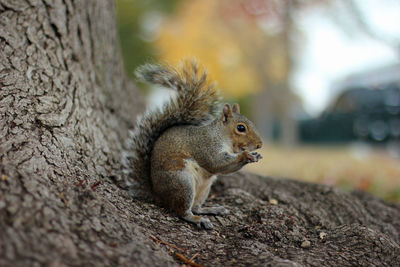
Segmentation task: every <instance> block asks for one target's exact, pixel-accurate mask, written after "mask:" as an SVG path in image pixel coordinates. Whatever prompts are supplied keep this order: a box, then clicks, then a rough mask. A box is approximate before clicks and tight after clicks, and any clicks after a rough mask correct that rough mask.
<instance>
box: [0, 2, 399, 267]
mask: <svg viewBox="0 0 400 267" xmlns="http://www.w3.org/2000/svg"><path fill="white" fill-rule="evenodd" d="M114 13H115V10H114V3H113V1H112V0H109V1H105V0H104V1H96V0H91V1H70V0H55V1H50V0H43V1H39V0H29V1H11V0H0V86H1V91H0V116H1V117H0V266H11V265H12V266H31V265H32V266H40V265H51V266H63V265H71V266H75V265H79V266H81V265H87V266H101V265H106V266H109V265H127V266H129V265H133V266H154V265H156V266H176V265H178V264H181V263H182V262H181V261H180V259H179V258H178V257H177V255H176V252H180V253H182V254H183V255H184V256H185V257H187V258H190V257H191V256H192V255H194V254H195V253H199V254H198V256H197V257H196V258H195V259H194V261H196V262H199V263H201V264H204V265H236V266H248V265H260V264H264V265H271V266H278V265H281V266H300V265H316V266H318V265H336V266H339V265H340V266H346V265H364V266H367V265H386V266H395V265H399V262H400V258H399V257H400V256H399V255H400V248H399V243H400V207H399V205H397V204H388V203H385V202H383V201H381V200H379V199H377V198H374V197H372V196H370V195H368V194H365V193H361V192H353V193H344V192H341V191H340V190H337V189H334V188H331V187H328V186H322V185H313V184H306V183H301V182H296V181H291V180H279V179H274V178H261V177H257V176H254V175H249V174H245V173H239V174H236V175H234V176H232V177H222V178H221V179H220V180H219V182H218V183H217V184H216V186H215V187H214V191H213V194H212V196H211V200H210V202H215V203H218V204H222V205H225V206H227V208H229V209H230V210H231V214H230V215H228V216H226V217H211V220H212V221H213V223H214V225H215V230H212V231H205V230H199V229H196V228H195V227H194V226H193V225H190V224H187V223H186V222H184V221H182V220H179V219H178V218H177V217H176V216H174V215H173V214H171V213H169V212H167V211H165V210H163V209H160V208H158V207H157V206H155V205H153V204H151V203H145V202H139V201H132V200H131V199H130V198H129V194H128V192H127V191H126V190H125V189H123V188H121V187H118V186H117V185H116V180H118V177H121V163H120V154H121V149H122V147H123V145H122V144H123V140H124V139H125V137H126V133H127V129H128V128H129V127H130V126H131V125H132V123H133V121H134V119H133V116H134V114H136V113H137V112H138V110H141V109H142V105H141V103H142V102H141V97H140V94H138V91H137V90H136V88H135V87H134V86H132V84H130V83H129V82H128V81H127V80H126V77H125V76H124V73H123V70H122V64H121V59H120V53H119V47H118V39H117V35H116V27H115V15H114ZM265 156H266V157H265V158H267V155H265ZM271 203H272V204H271ZM150 235H151V236H156V237H157V238H159V239H161V240H164V241H167V242H169V243H173V244H175V245H177V246H178V247H181V248H182V249H184V251H179V250H177V249H171V248H170V247H168V246H164V245H159V244H157V243H155V242H154V241H153V240H152V239H150V238H149V236H150Z"/></svg>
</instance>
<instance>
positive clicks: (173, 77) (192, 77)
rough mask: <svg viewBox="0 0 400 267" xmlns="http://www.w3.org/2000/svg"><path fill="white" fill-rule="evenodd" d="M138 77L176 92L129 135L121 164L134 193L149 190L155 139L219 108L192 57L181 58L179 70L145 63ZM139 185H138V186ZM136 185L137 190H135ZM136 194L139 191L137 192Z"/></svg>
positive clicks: (204, 74) (215, 95)
mask: <svg viewBox="0 0 400 267" xmlns="http://www.w3.org/2000/svg"><path fill="white" fill-rule="evenodd" d="M136 75H137V76H138V78H140V79H142V80H144V81H146V82H149V83H153V84H159V85H162V86H164V87H167V88H170V89H173V90H175V91H176V92H177V96H176V98H171V99H170V101H169V102H167V103H166V104H164V106H163V107H162V108H158V109H156V110H150V111H148V112H146V113H145V114H143V115H142V116H140V117H138V118H137V122H136V126H135V128H134V130H133V131H132V132H131V134H130V138H129V142H128V151H127V153H126V155H125V161H124V163H125V164H126V165H127V166H126V167H128V170H129V172H130V173H129V178H128V181H129V182H130V186H131V188H132V193H133V194H134V195H136V194H137V193H146V192H137V191H138V190H140V191H148V192H149V191H150V185H151V183H150V180H151V179H150V156H151V152H152V149H153V146H154V143H155V141H156V140H157V138H158V137H159V136H160V135H161V134H162V133H163V132H164V131H165V130H166V129H168V128H170V127H172V126H176V125H199V124H201V123H203V122H205V121H209V120H210V119H212V118H213V117H214V116H215V115H216V113H217V112H218V111H219V100H220V97H219V94H218V91H217V89H216V88H215V87H214V85H213V84H212V83H210V81H209V80H208V79H207V72H206V71H204V70H200V69H199V67H198V65H197V63H196V62H195V61H194V60H191V61H184V62H183V64H182V67H181V68H180V69H177V68H174V67H172V66H170V65H161V64H146V65H143V66H141V67H139V68H138V70H137V71H136ZM138 187H139V188H138ZM135 188H137V189H135ZM139 195H140V194H139Z"/></svg>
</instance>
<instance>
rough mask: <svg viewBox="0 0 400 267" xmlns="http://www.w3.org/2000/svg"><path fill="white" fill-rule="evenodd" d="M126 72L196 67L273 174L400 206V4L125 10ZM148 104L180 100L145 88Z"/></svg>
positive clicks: (254, 1) (280, 1)
mask: <svg viewBox="0 0 400 267" xmlns="http://www.w3.org/2000/svg"><path fill="white" fill-rule="evenodd" d="M116 6H117V12H118V27H119V28H118V30H119V34H120V38H121V49H122V54H123V56H124V63H125V67H126V70H127V72H128V73H129V74H131V75H132V77H133V71H134V69H135V68H136V67H137V66H139V65H141V64H143V63H145V62H153V61H160V60H161V61H168V62H171V63H172V64H178V63H179V62H180V61H181V60H182V59H184V58H191V57H196V58H197V59H198V60H199V61H200V62H201V64H202V65H204V66H205V67H206V68H208V70H209V72H210V74H211V77H212V79H215V80H217V81H218V87H219V88H220V89H221V91H222V94H223V96H224V98H225V99H226V101H228V102H231V103H233V102H238V103H240V105H241V111H242V113H244V114H245V115H247V116H248V117H250V118H251V119H252V120H253V121H254V122H255V123H256V125H257V127H258V128H259V130H260V133H261V134H262V136H263V139H264V141H265V146H264V147H263V149H262V151H261V154H262V155H263V157H264V159H263V160H262V161H261V162H259V163H257V164H251V165H249V166H248V167H246V168H247V169H248V170H249V171H252V172H256V173H260V174H263V175H271V176H278V177H286V178H293V179H301V180H306V181H311V182H317V183H325V184H330V185H335V186H339V187H342V188H345V189H349V190H351V189H361V190H366V191H369V192H371V193H373V194H375V195H378V196H380V197H383V198H384V199H386V200H388V201H396V202H399V201H400V15H399V14H400V1H398V0H190V1H183V0H116ZM143 90H144V92H145V94H146V95H147V99H148V105H149V106H153V105H159V104H161V103H162V102H163V101H165V99H168V95H169V93H170V92H169V91H168V90H163V89H160V88H149V87H146V85H143Z"/></svg>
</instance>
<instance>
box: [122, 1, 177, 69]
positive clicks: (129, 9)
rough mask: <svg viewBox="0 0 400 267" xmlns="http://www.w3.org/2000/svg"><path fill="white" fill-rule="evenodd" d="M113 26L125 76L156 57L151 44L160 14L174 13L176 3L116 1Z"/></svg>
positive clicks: (159, 20)
mask: <svg viewBox="0 0 400 267" xmlns="http://www.w3.org/2000/svg"><path fill="white" fill-rule="evenodd" d="M115 2H116V8H117V25H118V34H119V37H120V41H121V42H120V43H121V50H122V56H123V59H124V65H125V69H126V71H127V73H129V74H130V75H132V74H133V70H134V69H135V68H136V67H137V66H139V65H141V64H143V63H144V62H146V61H148V60H149V59H150V58H154V57H155V56H156V53H155V50H154V47H153V45H152V41H154V38H155V37H156V34H155V31H156V30H157V27H158V23H160V22H161V18H162V16H163V14H168V13H171V12H173V11H174V9H175V7H176V6H177V3H178V2H179V0H148V1H140V0H116V1H115Z"/></svg>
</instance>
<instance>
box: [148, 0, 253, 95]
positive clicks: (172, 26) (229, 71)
mask: <svg viewBox="0 0 400 267" xmlns="http://www.w3.org/2000/svg"><path fill="white" fill-rule="evenodd" d="M217 5H218V1H214V0H194V1H187V2H183V4H182V5H181V7H180V9H179V10H178V11H177V13H176V14H175V15H174V16H171V17H169V18H167V19H165V21H164V23H163V25H162V26H161V31H160V35H159V38H158V40H157V41H156V43H155V46H156V48H157V49H158V52H159V55H160V58H161V59H162V60H166V61H168V62H172V63H173V64H177V63H178V62H179V61H181V60H182V59H184V58H192V57H195V58H197V59H198V60H199V61H200V62H201V64H202V65H204V66H205V67H206V68H207V69H208V70H209V72H210V73H211V78H212V79H214V80H217V81H218V87H219V88H221V90H222V91H223V93H224V95H225V96H227V97H242V96H244V95H246V94H248V93H253V92H256V91H257V90H258V89H260V88H261V84H260V83H261V81H260V79H259V76H257V74H256V73H255V72H254V69H253V68H254V66H252V65H251V64H250V63H249V61H248V60H247V59H246V58H245V56H244V55H243V47H242V46H241V43H240V42H239V41H238V39H237V38H236V37H235V32H234V31H232V28H230V27H229V26H228V25H226V23H224V21H223V20H222V18H221V16H220V14H219V13H218V6H217Z"/></svg>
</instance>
